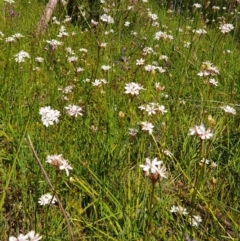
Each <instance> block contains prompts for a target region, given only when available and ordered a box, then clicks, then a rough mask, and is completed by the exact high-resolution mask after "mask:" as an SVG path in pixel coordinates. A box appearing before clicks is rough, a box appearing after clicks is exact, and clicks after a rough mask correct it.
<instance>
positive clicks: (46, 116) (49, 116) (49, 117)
mask: <svg viewBox="0 0 240 241" xmlns="http://www.w3.org/2000/svg"><path fill="white" fill-rule="evenodd" d="M39 114H40V115H41V116H42V117H41V121H42V123H43V125H45V126H46V127H48V126H50V125H53V124H54V122H55V123H58V121H59V120H58V118H59V117H60V112H59V111H58V110H53V109H52V108H51V107H50V106H46V107H41V108H40V110H39Z"/></svg>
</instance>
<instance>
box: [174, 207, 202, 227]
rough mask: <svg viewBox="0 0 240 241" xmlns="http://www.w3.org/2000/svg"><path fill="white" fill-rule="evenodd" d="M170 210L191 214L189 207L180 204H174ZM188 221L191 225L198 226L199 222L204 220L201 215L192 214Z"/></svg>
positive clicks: (185, 214) (184, 214) (180, 213)
mask: <svg viewBox="0 0 240 241" xmlns="http://www.w3.org/2000/svg"><path fill="white" fill-rule="evenodd" d="M170 212H171V213H175V214H178V215H181V216H187V215H189V214H188V211H187V209H186V208H184V207H182V206H180V205H179V206H175V205H173V206H172V207H171V209H170ZM188 222H189V223H190V225H191V226H194V227H198V226H199V224H200V223H201V222H202V218H201V216H199V215H192V216H189V217H188Z"/></svg>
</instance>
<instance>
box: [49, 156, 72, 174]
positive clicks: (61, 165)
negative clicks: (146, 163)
mask: <svg viewBox="0 0 240 241" xmlns="http://www.w3.org/2000/svg"><path fill="white" fill-rule="evenodd" d="M46 162H47V163H49V164H51V165H52V166H54V167H56V169H57V170H65V171H66V174H67V176H69V170H72V167H71V166H70V165H69V164H68V161H67V160H65V159H64V158H63V156H62V154H60V155H48V156H47V160H46Z"/></svg>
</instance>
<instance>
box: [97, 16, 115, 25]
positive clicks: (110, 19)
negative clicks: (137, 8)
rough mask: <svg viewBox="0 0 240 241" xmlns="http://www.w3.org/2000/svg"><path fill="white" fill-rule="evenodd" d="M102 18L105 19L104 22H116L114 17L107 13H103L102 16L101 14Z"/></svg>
mask: <svg viewBox="0 0 240 241" xmlns="http://www.w3.org/2000/svg"><path fill="white" fill-rule="evenodd" d="M100 20H101V21H103V22H104V23H110V24H113V23H114V19H113V18H112V17H111V16H109V15H107V14H103V15H102V16H100Z"/></svg>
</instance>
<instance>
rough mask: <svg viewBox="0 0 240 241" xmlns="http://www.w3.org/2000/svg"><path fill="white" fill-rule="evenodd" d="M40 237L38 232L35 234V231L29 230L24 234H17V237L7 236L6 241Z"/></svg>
mask: <svg viewBox="0 0 240 241" xmlns="http://www.w3.org/2000/svg"><path fill="white" fill-rule="evenodd" d="M41 239H42V236H40V234H38V233H37V234H35V231H33V230H32V231H30V232H28V233H27V234H26V235H24V234H19V235H18V237H13V236H11V237H9V239H8V241H39V240H41Z"/></svg>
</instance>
